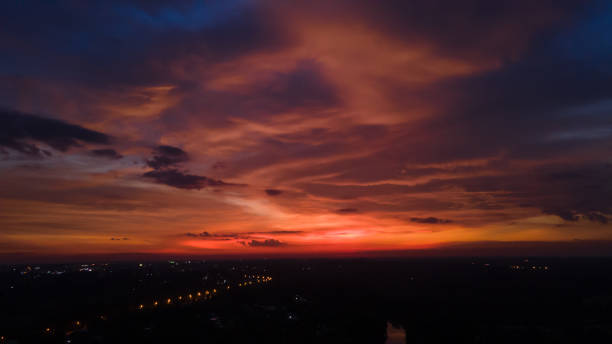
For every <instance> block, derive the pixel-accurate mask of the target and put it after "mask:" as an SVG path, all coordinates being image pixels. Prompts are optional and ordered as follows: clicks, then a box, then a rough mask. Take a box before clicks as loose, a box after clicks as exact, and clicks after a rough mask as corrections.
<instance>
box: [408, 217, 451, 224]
mask: <svg viewBox="0 0 612 344" xmlns="http://www.w3.org/2000/svg"><path fill="white" fill-rule="evenodd" d="M410 221H412V222H416V223H427V224H444V223H451V222H453V221H451V220H445V219H439V218H437V217H412V218H410Z"/></svg>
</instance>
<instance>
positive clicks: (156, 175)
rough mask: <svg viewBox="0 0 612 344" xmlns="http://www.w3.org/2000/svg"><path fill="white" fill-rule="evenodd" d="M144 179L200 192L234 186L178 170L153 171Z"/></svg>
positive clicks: (144, 175)
mask: <svg viewBox="0 0 612 344" xmlns="http://www.w3.org/2000/svg"><path fill="white" fill-rule="evenodd" d="M143 177H145V178H150V179H152V180H154V181H155V182H156V183H158V184H165V185H168V186H172V187H175V188H179V189H188V190H192V189H196V190H200V189H203V188H205V187H209V186H227V185H232V184H228V183H225V182H223V181H221V180H216V179H212V178H208V177H204V176H198V175H194V174H188V173H185V172H181V171H179V170H177V169H163V170H153V171H149V172H146V173H144V174H143Z"/></svg>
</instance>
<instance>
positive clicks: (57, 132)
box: [0, 110, 110, 156]
mask: <svg viewBox="0 0 612 344" xmlns="http://www.w3.org/2000/svg"><path fill="white" fill-rule="evenodd" d="M109 141H110V137H109V136H108V135H106V134H103V133H100V132H97V131H93V130H89V129H86V128H83V127H80V126H78V125H74V124H68V123H65V122H62V121H58V120H55V119H50V118H43V117H38V116H35V115H30V114H24V113H21V112H17V111H10V110H0V146H4V147H6V148H10V149H13V150H16V151H18V152H20V153H23V154H27V155H34V156H37V155H41V154H42V153H43V152H44V151H43V150H42V149H41V148H40V147H39V146H37V143H42V144H45V145H47V146H49V147H51V148H53V149H56V150H58V151H61V152H65V151H67V150H68V149H69V148H71V147H79V146H81V144H82V143H92V144H108V143H109ZM33 142H34V143H33ZM46 154H47V155H48V154H49V153H46Z"/></svg>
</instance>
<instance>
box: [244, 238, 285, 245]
mask: <svg viewBox="0 0 612 344" xmlns="http://www.w3.org/2000/svg"><path fill="white" fill-rule="evenodd" d="M248 245H249V246H251V247H282V246H286V245H287V244H285V243H283V242H280V241H278V240H276V239H266V240H263V241H260V240H251V241H249V242H248Z"/></svg>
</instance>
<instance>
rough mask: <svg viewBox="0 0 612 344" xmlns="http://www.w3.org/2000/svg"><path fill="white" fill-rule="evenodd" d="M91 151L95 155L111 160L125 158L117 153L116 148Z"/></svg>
mask: <svg viewBox="0 0 612 344" xmlns="http://www.w3.org/2000/svg"><path fill="white" fill-rule="evenodd" d="M89 153H90V154H91V155H93V156H96V157H100V158H107V159H111V160H117V159H121V158H123V156H122V155H121V154H119V153H117V151H116V150H114V149H93V150H91V151H89Z"/></svg>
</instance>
